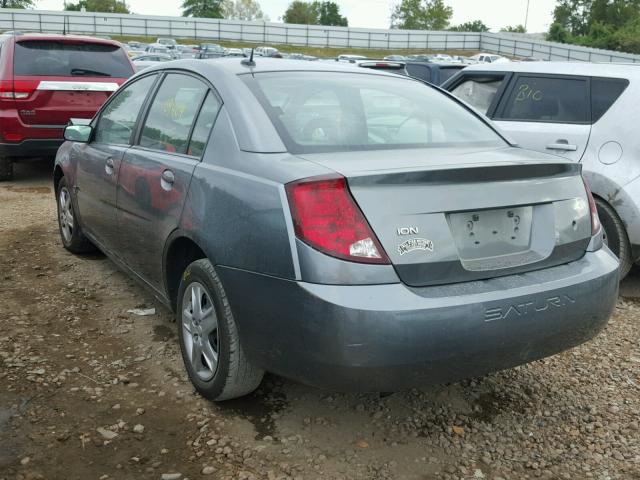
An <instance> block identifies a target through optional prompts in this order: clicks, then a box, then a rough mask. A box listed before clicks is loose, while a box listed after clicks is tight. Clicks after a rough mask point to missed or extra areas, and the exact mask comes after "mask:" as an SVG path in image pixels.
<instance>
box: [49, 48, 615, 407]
mask: <svg viewBox="0 0 640 480" xmlns="http://www.w3.org/2000/svg"><path fill="white" fill-rule="evenodd" d="M65 135H66V139H67V142H66V143H64V144H63V146H62V147H61V148H60V150H59V152H58V155H57V159H56V164H55V174H54V181H55V192H56V198H57V202H58V212H59V216H58V218H59V224H60V233H61V236H62V243H63V245H64V247H65V248H66V249H67V250H69V251H71V252H74V253H81V252H85V251H87V250H90V249H93V248H95V247H97V248H99V249H100V250H102V251H103V252H105V253H106V254H107V255H108V256H109V257H110V258H111V259H112V260H113V261H114V262H115V263H117V264H118V265H119V266H120V267H122V269H124V270H125V271H126V272H128V273H129V274H130V275H131V276H132V277H134V278H135V279H137V280H139V281H140V282H141V283H143V284H144V285H145V286H146V287H148V288H149V289H150V290H151V291H152V292H153V293H154V294H155V296H156V297H157V298H158V299H159V300H160V301H162V302H164V303H165V304H166V305H167V306H168V307H169V308H171V309H173V310H174V311H175V312H176V317H177V324H178V336H179V342H180V346H181V349H182V356H183V358H184V363H185V365H186V369H187V372H188V374H189V376H190V378H191V381H192V382H193V384H194V385H195V387H196V389H197V390H198V391H199V392H201V393H202V394H203V395H204V396H206V397H208V398H210V399H213V400H225V399H230V398H234V397H238V396H241V395H245V394H247V393H249V392H251V391H252V390H254V389H255V388H256V387H257V386H258V384H259V383H260V381H261V379H262V376H263V373H264V372H265V371H269V372H274V373H276V374H279V375H282V376H285V377H288V378H292V379H295V380H298V381H300V382H304V383H307V384H310V385H314V386H318V387H323V388H328V389H333V390H343V391H347V390H357V391H394V390H399V389H404V388H409V387H417V386H422V385H428V384H433V383H441V382H449V381H453V380H456V379H461V378H464V377H470V376H477V375H482V374H485V373H487V372H492V371H496V370H500V369H506V368H510V367H513V366H515V365H520V364H523V363H526V362H530V361H532V360H536V359H539V358H542V357H545V356H548V355H552V354H555V353H558V352H560V351H562V350H565V349H567V348H570V347H572V346H575V345H578V344H580V343H582V342H584V341H586V340H588V339H590V338H592V337H593V336H594V335H596V333H597V332H598V331H600V330H601V329H602V328H603V327H604V325H605V324H606V322H607V319H608V317H609V315H610V313H611V311H612V309H613V307H614V304H615V302H616V295H617V289H618V262H617V260H616V258H615V256H614V255H613V254H612V253H611V252H610V251H609V250H608V249H607V248H606V247H603V242H602V230H601V227H600V223H599V220H598V216H597V212H596V208H595V205H594V202H593V198H592V197H591V194H590V193H589V190H588V188H587V187H586V185H585V183H584V181H583V179H582V176H581V174H580V165H579V164H576V163H573V162H570V161H568V160H565V159H562V158H559V157H554V156H549V155H546V154H543V153H538V152H532V151H526V150H522V149H519V148H515V147H513V146H512V145H510V144H509V143H508V142H507V140H505V139H504V138H503V137H502V136H501V135H500V133H499V132H497V131H496V130H495V129H494V128H493V127H492V126H491V124H490V123H488V121H487V120H485V119H484V118H483V117H481V116H480V115H479V114H476V113H474V111H472V110H471V109H470V108H469V107H466V106H465V105H464V104H462V103H461V102H459V101H458V100H455V99H454V98H453V97H451V96H449V94H447V93H444V92H442V91H440V90H438V89H436V88H434V87H430V86H427V85H425V84H423V83H421V82H419V81H416V80H413V79H411V78H408V77H401V76H397V75H392V74H388V73H384V72H377V71H373V70H369V69H354V68H353V67H352V66H349V65H341V64H340V63H337V62H332V63H331V64H329V63H307V62H296V61H289V60H272V59H265V58H259V57H258V58H256V59H255V61H253V60H251V59H243V60H240V59H223V60H205V61H195V60H181V61H176V62H169V63H166V64H163V65H162V66H156V67H150V68H148V69H146V70H144V71H143V72H140V73H138V74H137V75H135V76H134V77H133V78H132V79H130V80H129V81H128V82H127V83H126V84H125V85H124V86H123V87H122V88H120V89H119V90H118V91H117V92H116V93H115V94H114V95H113V96H112V97H111V98H110V99H109V101H108V102H107V103H106V104H105V105H104V106H103V108H102V109H101V110H100V111H99V112H98V114H97V115H96V116H95V118H94V119H93V121H92V122H91V123H90V124H88V125H86V124H78V125H71V126H69V127H67V129H66V132H65Z"/></svg>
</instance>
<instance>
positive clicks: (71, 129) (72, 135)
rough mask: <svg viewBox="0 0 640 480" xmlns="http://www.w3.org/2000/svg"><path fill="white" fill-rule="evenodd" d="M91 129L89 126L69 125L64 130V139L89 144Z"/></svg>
mask: <svg viewBox="0 0 640 480" xmlns="http://www.w3.org/2000/svg"><path fill="white" fill-rule="evenodd" d="M92 132H93V127H91V126H90V125H69V126H68V127H66V128H65V129H64V139H65V140H69V141H70V142H81V143H89V140H91V133H92Z"/></svg>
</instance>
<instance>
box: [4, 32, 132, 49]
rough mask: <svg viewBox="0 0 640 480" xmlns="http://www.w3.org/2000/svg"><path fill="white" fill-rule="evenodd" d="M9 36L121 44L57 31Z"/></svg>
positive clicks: (19, 39)
mask: <svg viewBox="0 0 640 480" xmlns="http://www.w3.org/2000/svg"><path fill="white" fill-rule="evenodd" d="M7 36H8V37H13V38H15V40H16V41H17V42H22V41H24V40H63V41H67V42H87V43H101V44H103V45H115V46H117V47H119V46H121V45H120V43H119V42H116V41H115V40H109V39H106V38H97V37H88V36H84V35H62V34H56V33H19V34H16V35H13V34H9V35H7Z"/></svg>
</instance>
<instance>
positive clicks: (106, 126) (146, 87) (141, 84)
mask: <svg viewBox="0 0 640 480" xmlns="http://www.w3.org/2000/svg"><path fill="white" fill-rule="evenodd" d="M155 80H156V75H149V76H147V77H143V78H141V79H140V80H137V81H135V82H133V83H131V84H129V85H127V86H126V87H124V88H122V89H121V90H118V91H117V92H116V93H115V94H114V96H113V98H112V100H111V101H110V102H109V104H108V105H107V106H106V107H105V109H104V110H103V111H102V113H101V114H100V118H99V120H98V125H97V127H96V133H95V141H96V142H100V143H112V144H117V145H128V144H129V142H130V141H131V134H132V133H133V130H134V128H135V124H136V121H137V119H138V114H139V113H140V108H141V107H142V104H143V103H144V100H145V98H146V96H147V94H148V93H149V91H150V90H151V87H153V82H154V81H155Z"/></svg>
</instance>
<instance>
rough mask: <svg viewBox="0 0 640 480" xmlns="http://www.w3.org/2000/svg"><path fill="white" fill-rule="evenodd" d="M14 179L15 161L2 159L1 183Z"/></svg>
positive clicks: (0, 159)
mask: <svg viewBox="0 0 640 480" xmlns="http://www.w3.org/2000/svg"><path fill="white" fill-rule="evenodd" d="M12 178H13V160H12V159H10V158H7V157H0V182H6V181H8V180H11V179H12Z"/></svg>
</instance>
